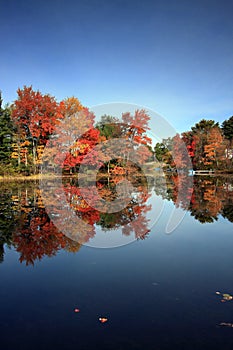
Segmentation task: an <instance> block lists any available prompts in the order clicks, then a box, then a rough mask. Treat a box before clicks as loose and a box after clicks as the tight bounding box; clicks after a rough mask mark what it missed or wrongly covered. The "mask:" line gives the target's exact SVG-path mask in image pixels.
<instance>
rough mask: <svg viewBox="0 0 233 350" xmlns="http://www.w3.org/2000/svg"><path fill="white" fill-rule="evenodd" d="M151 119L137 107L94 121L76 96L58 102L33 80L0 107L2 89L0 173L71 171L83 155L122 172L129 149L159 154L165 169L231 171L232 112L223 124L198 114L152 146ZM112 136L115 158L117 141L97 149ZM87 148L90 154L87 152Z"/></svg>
mask: <svg viewBox="0 0 233 350" xmlns="http://www.w3.org/2000/svg"><path fill="white" fill-rule="evenodd" d="M149 120H150V116H149V115H148V114H147V112H146V111H145V110H137V111H135V113H134V115H131V114H130V113H128V112H125V113H123V114H122V119H121V121H119V119H118V118H116V117H114V116H109V115H103V116H102V117H101V119H100V121H99V122H96V121H95V116H94V114H93V113H92V112H90V111H89V109H88V108H87V107H85V106H83V105H82V104H81V102H80V101H79V100H78V98H76V97H68V98H66V99H64V100H62V101H60V102H58V101H57V100H56V98H55V97H54V96H51V95H49V94H42V93H41V92H40V91H34V90H33V88H32V86H29V87H27V86H24V87H23V88H22V89H20V88H19V89H18V90H17V99H16V100H15V101H14V102H13V103H12V104H11V105H9V104H7V105H5V106H4V107H3V100H2V96H1V93H0V175H17V174H24V175H30V174H37V173H39V172H40V171H41V169H42V166H44V165H45V166H47V169H50V168H51V169H53V170H54V169H55V168H56V167H60V168H62V171H63V172H68V173H69V174H73V173H75V172H77V171H78V170H79V166H80V164H82V163H85V162H87V161H88V162H89V164H93V166H94V165H98V166H100V165H102V170H103V171H105V172H107V173H108V174H110V172H112V173H113V174H121V173H122V171H124V170H123V169H128V170H129V171H130V169H131V170H132V168H133V167H132V164H131V162H130V154H131V153H132V152H136V153H137V155H138V159H141V161H153V160H157V161H159V162H161V166H163V167H164V168H165V169H169V170H175V169H189V168H193V169H194V170H199V169H204V170H210V169H212V170H217V171H224V172H226V171H228V172H232V171H233V116H232V117H230V118H229V119H227V120H225V121H224V122H223V123H222V125H221V126H220V125H219V123H218V122H215V121H213V120H206V119H202V120H201V121H200V122H198V123H197V124H195V125H194V126H193V127H192V128H191V130H189V131H186V132H183V133H182V134H181V135H179V134H177V135H175V136H174V137H170V138H167V139H164V140H162V142H160V143H157V144H156V145H155V147H154V148H153V147H152V140H151V138H149V137H148V136H147V131H148V130H149ZM67 121H68V122H67ZM80 127H81V130H83V132H82V133H81V135H78V136H77V137H76V139H75V140H74V139H73V137H74V135H76V134H75V132H71V131H75V130H77V129H80ZM158 127H159V126H158ZM55 131H56V135H59V142H60V144H59V149H58V147H57V145H56V142H57V141H58V137H57V136H54V132H55ZM152 132H153V130H152ZM154 132H156V130H154ZM115 138H121V139H122V140H124V148H123V149H122V148H121V150H120V151H119V152H120V153H119V152H118V155H119V157H118V159H115V156H114V155H115V153H116V149H115V148H116V147H115V146H116V145H114V147H115V148H113V149H109V148H108V150H107V151H106V152H104V148H102V149H101V151H98V152H97V151H95V150H96V146H97V145H99V144H101V143H103V141H106V140H111V139H115ZM48 144H49V145H50V146H49V153H48V157H47V158H46V152H45V148H47V147H46V146H48ZM67 145H69V148H68V149H67ZM90 151H92V152H90ZM64 153H65V156H64ZM87 154H90V155H91V156H89V157H86V155H87ZM98 162H99V163H98Z"/></svg>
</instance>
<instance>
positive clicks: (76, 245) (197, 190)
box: [0, 175, 233, 265]
mask: <svg viewBox="0 0 233 350" xmlns="http://www.w3.org/2000/svg"><path fill="white" fill-rule="evenodd" d="M119 179H120V178H119V177H118V178H115V179H111V181H109V179H108V181H106V179H99V181H97V189H98V193H99V195H100V196H101V198H103V199H105V200H106V201H111V200H114V199H115V197H116V184H117V182H118V181H119ZM132 181H133V180H132V179H131V182H132ZM178 181H180V183H179V188H180V186H181V188H182V189H183V190H181V193H184V194H185V195H184V196H183V197H182V195H181V196H180V195H179V198H177V195H178ZM193 183H194V186H193V187H191V186H190V181H189V177H187V176H179V178H178V177H177V176H174V175H169V176H166V177H155V178H153V179H151V182H150V183H149V184H148V183H147V184H145V183H144V182H143V181H142V179H140V180H139V179H135V181H134V183H133V185H134V193H133V195H131V197H130V198H129V202H128V205H127V206H126V207H125V208H124V209H123V210H120V211H119V212H116V213H108V212H99V211H98V210H96V209H94V208H93V207H91V206H90V205H89V204H88V203H87V202H86V201H85V200H84V199H83V197H82V195H81V193H80V188H79V186H78V183H77V180H74V179H72V180H68V181H66V182H65V183H63V188H61V189H60V190H61V191H63V192H65V195H66V198H67V201H68V203H69V205H70V207H72V209H73V211H74V212H75V215H77V216H78V217H79V218H80V219H81V220H82V222H84V223H88V225H89V227H91V229H89V230H88V231H86V230H85V229H83V228H82V227H79V228H78V233H77V228H76V231H75V232H73V237H74V239H72V234H71V236H70V237H68V236H67V235H64V234H63V233H62V232H60V231H59V230H58V228H57V227H59V220H62V219H61V218H62V217H63V215H61V214H64V213H61V212H60V211H61V208H60V207H59V210H58V209H57V208H58V206H57V203H52V206H53V214H54V218H55V217H56V219H57V223H56V226H55V225H54V223H53V220H51V219H50V216H49V215H48V214H47V211H46V209H45V206H44V203H43V200H42V193H41V189H40V188H39V184H38V183H36V182H26V183H10V182H9V183H1V184H0V188H1V194H0V260H1V262H2V261H3V260H4V245H7V246H8V247H14V249H16V250H17V252H18V253H19V256H20V257H19V261H20V262H24V263H25V264H27V265H28V264H34V262H35V261H36V260H40V259H42V258H43V257H45V256H47V257H51V256H54V255H56V253H57V252H58V251H59V250H60V249H64V250H66V251H69V252H77V251H78V250H79V249H80V247H81V245H82V244H84V243H85V242H87V241H89V240H91V239H92V238H93V237H94V236H95V235H96V231H97V230H99V229H100V230H102V232H107V234H110V235H111V231H114V230H116V229H119V230H120V231H121V234H122V235H123V236H129V235H134V237H135V238H136V239H144V238H145V237H147V235H148V234H149V232H150V230H149V220H148V217H147V213H149V212H150V211H151V210H152V211H153V208H152V207H151V204H149V201H148V199H149V198H150V197H151V196H155V195H157V196H159V197H162V198H163V199H165V200H169V201H173V202H174V203H175V204H176V206H179V207H181V208H187V203H189V205H188V210H189V212H190V214H191V216H193V217H194V218H195V219H196V220H198V221H199V222H201V223H212V222H214V221H216V220H218V217H219V216H220V215H221V216H222V217H223V218H225V219H227V220H229V221H230V222H233V180H232V179H231V178H224V177H195V178H194V182H193ZM51 191H53V186H52V183H51ZM90 193H91V192H90ZM56 196H58V197H59V193H56ZM64 211H65V208H64ZM63 224H64V223H63ZM66 224H67V225H69V220H67V223H66ZM61 225H62V223H61ZM71 230H72V227H71ZM71 233H72V232H71ZM77 234H78V240H77V239H76V238H77Z"/></svg>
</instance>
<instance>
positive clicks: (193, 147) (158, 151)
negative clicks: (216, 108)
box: [155, 116, 233, 172]
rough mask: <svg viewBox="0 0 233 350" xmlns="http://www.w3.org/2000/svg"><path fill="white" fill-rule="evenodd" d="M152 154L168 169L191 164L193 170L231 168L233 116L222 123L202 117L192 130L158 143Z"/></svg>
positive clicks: (232, 167)
mask: <svg viewBox="0 0 233 350" xmlns="http://www.w3.org/2000/svg"><path fill="white" fill-rule="evenodd" d="M183 145H185V148H184V147H183V148H182V146H183ZM173 154H175V159H174V157H173ZM155 155H156V158H157V159H158V160H159V161H161V162H163V163H164V164H165V165H166V167H167V168H169V169H174V168H180V169H184V168H187V167H189V165H190V164H191V166H192V168H193V169H194V170H215V171H219V172H221V171H224V172H232V171H233V116H232V117H230V118H229V119H227V120H225V121H224V122H223V123H222V125H221V126H220V125H219V123H218V122H215V121H214V120H206V119H202V120H201V121H200V122H198V123H196V124H195V125H194V126H193V127H191V130H189V131H186V132H183V133H182V134H181V135H179V134H177V135H175V136H174V137H173V138H168V139H165V140H163V141H162V142H161V143H157V144H156V146H155ZM190 160H191V163H190V164H189V161H190Z"/></svg>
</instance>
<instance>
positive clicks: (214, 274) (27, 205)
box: [0, 176, 233, 350]
mask: <svg viewBox="0 0 233 350" xmlns="http://www.w3.org/2000/svg"><path fill="white" fill-rule="evenodd" d="M191 180H193V181H194V183H192V181H190V178H183V179H181V180H180V184H179V186H180V187H179V188H178V187H177V186H178V185H177V181H176V179H175V178H173V177H172V176H170V177H167V178H166V179H165V178H156V179H153V180H152V181H151V183H149V185H148V187H147V188H146V190H145V184H144V183H141V182H140V183H139V184H138V186H136V187H135V188H134V191H133V195H132V196H131V198H129V200H128V204H127V206H126V207H125V208H123V209H121V210H120V211H118V212H115V213H109V212H103V213H101V212H98V210H96V209H93V208H92V207H91V206H90V205H88V203H86V202H85V201H83V199H82V196H81V194H80V190H79V188H78V185H77V183H75V181H68V182H67V183H65V184H64V186H63V188H62V189H60V191H62V192H61V193H63V194H64V196H65V198H66V199H67V202H68V203H69V205H70V208H72V213H71V214H72V215H73V214H74V212H75V215H76V216H77V218H78V219H79V220H81V221H82V222H84V223H85V224H87V225H88V226H87V227H86V228H85V227H84V228H83V227H82V225H80V226H79V225H78V226H77V225H76V226H75V227H74V225H70V229H69V230H68V231H69V232H68V231H67V232H65V234H64V220H65V218H66V217H67V215H69V214H67V213H68V212H67V211H66V208H65V207H64V205H63V203H62V200H60V199H59V198H61V195H62V194H61V193H60V192H59V186H57V185H56V184H54V183H53V182H52V181H51V182H48V183H47V185H46V186H47V192H46V193H43V191H44V188H41V186H40V184H38V183H35V182H29V181H28V182H26V183H10V182H9V183H1V184H0V188H1V192H0V244H1V264H0V276H1V288H0V300H1V316H0V319H1V323H0V325H1V347H2V349H25V350H26V349H51V348H53V349H54V348H57V349H75V348H76V349H102V350H105V349H106V350H111V349H117V350H120V349H129V350H131V349H173V348H174V347H176V348H177V349H185V350H189V349H208V348H211V349H232V348H233V328H232V327H231V323H232V324H233V300H231V295H233V180H232V178H214V177H212V178H205V177H195V178H194V179H191ZM50 188H51V193H50V194H49V189H50ZM114 191H115V185H114V184H107V183H105V182H102V183H101V181H100V182H99V184H98V193H99V194H100V196H101V198H104V199H105V200H108V201H110V202H111V201H113V199H114V198H115V197H114V196H116V193H115V192H114ZM178 192H179V194H180V195H178ZM89 193H92V192H91V191H89ZM52 196H56V198H57V201H55V200H54V201H53V202H51V200H52V198H53V197H52ZM54 198H55V197H54ZM49 201H50V202H49ZM175 203H176V204H175ZM175 207H180V209H175ZM174 209H175V210H176V211H175V212H173V211H174ZM63 210H64V211H63ZM185 212H186V214H185V216H184V217H183V218H182V214H181V213H183V214H184V213H185ZM170 215H173V216H174V215H175V217H176V216H177V217H178V216H179V217H180V221H181V222H180V224H179V225H178V227H177V228H176V229H173V230H172V232H170V233H169V234H168V233H166V226H167V223H168V220H169V217H170ZM70 220H71V219H70V218H69V220H67V223H66V226H69V223H70V222H71V221H70ZM81 221H80V222H81ZM74 223H75V222H74ZM61 231H62V232H61ZM112 237H113V238H112ZM112 242H113V243H112ZM100 246H103V247H104V246H106V247H111V248H106V249H103V248H96V247H100ZM216 292H219V293H220V294H216ZM222 294H229V295H225V296H223V295H222ZM75 309H79V312H75V311H74V310H75ZM99 318H107V319H108V320H107V322H105V323H101V322H100V321H99Z"/></svg>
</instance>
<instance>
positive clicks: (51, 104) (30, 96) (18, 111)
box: [12, 86, 62, 172]
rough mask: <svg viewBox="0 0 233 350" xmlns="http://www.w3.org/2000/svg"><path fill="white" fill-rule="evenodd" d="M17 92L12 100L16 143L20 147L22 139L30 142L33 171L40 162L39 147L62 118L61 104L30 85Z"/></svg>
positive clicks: (43, 144)
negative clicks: (16, 135) (15, 97)
mask: <svg viewBox="0 0 233 350" xmlns="http://www.w3.org/2000/svg"><path fill="white" fill-rule="evenodd" d="M17 93H18V99H17V100H16V101H15V102H14V104H13V111H12V118H13V121H14V123H15V125H16V126H17V134H18V139H19V140H18V143H17V144H18V146H19V148H20V147H21V142H22V141H23V142H24V141H28V142H30V148H31V152H32V163H33V171H34V172H37V168H38V163H40V162H41V159H40V158H41V148H43V147H44V146H45V145H46V143H47V140H48V138H49V136H50V135H51V134H52V132H53V130H54V128H55V126H56V125H57V123H58V120H59V119H60V118H62V114H61V107H62V106H61V105H60V104H58V103H57V102H56V100H55V98H54V97H52V96H50V95H48V94H46V95H43V94H42V93H41V92H40V91H34V90H33V89H32V86H30V87H26V86H24V88H23V89H18V90H17ZM38 147H40V148H39V149H38ZM19 157H20V153H19Z"/></svg>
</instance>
